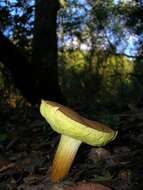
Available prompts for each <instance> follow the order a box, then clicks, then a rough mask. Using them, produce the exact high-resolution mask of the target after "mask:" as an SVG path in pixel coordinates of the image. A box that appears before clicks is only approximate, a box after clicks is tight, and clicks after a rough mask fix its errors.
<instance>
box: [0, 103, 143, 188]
mask: <svg viewBox="0 0 143 190" xmlns="http://www.w3.org/2000/svg"><path fill="white" fill-rule="evenodd" d="M5 110H6V111H4V112H3V110H0V115H1V121H0V125H1V135H0V189H1V190H46V189H48V190H62V189H64V188H65V187H67V186H71V185H74V184H76V183H78V182H93V183H97V182H98V183H100V184H103V185H105V186H108V187H110V188H112V189H115V190H132V189H133V190H139V189H143V150H142V144H143V130H142V127H143V117H142V116H143V114H141V113H140V114H133V113H127V114H125V116H124V115H121V116H119V119H118V120H119V124H118V125H117V123H116V126H117V129H118V130H119V135H118V138H117V139H116V140H115V141H113V142H112V143H110V144H109V145H107V146H106V147H104V148H92V147H91V146H88V145H85V144H83V145H82V146H81V147H80V149H79V151H78V154H77V157H76V159H75V161H74V164H73V166H72V168H71V171H70V173H69V175H68V176H67V177H65V178H64V179H63V181H61V182H60V183H59V184H52V183H51V182H50V180H49V177H48V176H49V172H50V167H51V163H52V159H53V156H54V153H55V150H56V145H57V143H58V140H59V135H58V134H56V133H55V132H53V131H52V130H51V128H50V127H48V125H47V123H46V122H45V121H44V120H43V118H42V117H41V116H40V113H39V111H38V109H37V108H35V107H32V106H29V105H28V106H27V105H26V104H23V105H22V106H20V107H15V108H14V109H12V108H9V109H8V108H6V109H5ZM137 112H139V110H137Z"/></svg>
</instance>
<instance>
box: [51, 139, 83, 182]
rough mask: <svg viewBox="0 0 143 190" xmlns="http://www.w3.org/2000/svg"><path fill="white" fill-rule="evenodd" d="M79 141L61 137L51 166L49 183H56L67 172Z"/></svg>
mask: <svg viewBox="0 0 143 190" xmlns="http://www.w3.org/2000/svg"><path fill="white" fill-rule="evenodd" d="M81 143H82V142H81V141H79V140H77V139H74V138H72V137H69V136H65V135H61V139H60V142H59V145H58V148H57V151H56V154H55V158H54V161H53V165H52V173H51V181H52V182H58V181H59V180H60V179H62V178H63V177H64V176H66V175H67V174H68V172H69V169H70V167H71V165H72V163H73V160H74V158H75V156H76V153H77V151H78V148H79V146H80V145H81Z"/></svg>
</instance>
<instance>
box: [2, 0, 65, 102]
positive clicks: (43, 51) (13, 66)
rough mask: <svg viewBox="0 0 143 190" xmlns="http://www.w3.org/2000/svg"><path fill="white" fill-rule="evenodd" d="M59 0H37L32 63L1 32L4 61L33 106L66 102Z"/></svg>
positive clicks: (17, 85) (18, 86)
mask: <svg viewBox="0 0 143 190" xmlns="http://www.w3.org/2000/svg"><path fill="white" fill-rule="evenodd" d="M58 8H59V3H58V0H48V1H47V0H36V11H35V25H34V39H33V52H32V64H31V63H29V62H28V60H27V59H26V58H25V57H24V55H23V54H22V53H21V52H20V51H19V50H18V48H16V47H15V46H14V45H13V44H12V42H10V40H8V39H7V38H6V37H5V36H4V35H3V34H2V33H1V32H0V61H2V63H3V64H4V65H5V66H6V67H7V68H8V69H9V70H10V72H11V73H12V76H13V78H14V81H15V84H16V87H17V88H18V89H19V90H20V91H21V92H22V94H23V96H24V97H25V98H26V99H27V100H29V101H30V102H31V103H34V104H35V103H39V102H40V100H41V99H42V98H43V99H47V100H53V101H57V102H60V103H63V102H65V99H64V98H63V96H62V93H61V90H60V87H59V84H58V69H57V35H56V28H57V24H56V18H57V11H58Z"/></svg>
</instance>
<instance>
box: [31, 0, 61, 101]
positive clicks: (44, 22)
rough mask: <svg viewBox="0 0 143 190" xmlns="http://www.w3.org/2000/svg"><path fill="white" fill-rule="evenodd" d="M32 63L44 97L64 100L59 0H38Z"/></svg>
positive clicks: (41, 95)
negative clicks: (59, 58)
mask: <svg viewBox="0 0 143 190" xmlns="http://www.w3.org/2000/svg"><path fill="white" fill-rule="evenodd" d="M35 8H36V9H35V24H34V38H33V47H32V49H33V53H32V64H33V68H34V78H35V81H36V83H35V88H36V89H37V93H38V96H40V97H41V98H43V99H49V100H53V101H58V102H61V103H62V102H63V101H64V98H63V96H62V93H61V90H60V87H59V84H58V68H57V34H56V29H57V23H56V18H57V11H58V9H59V2H58V0H48V1H47V0H36V7H35Z"/></svg>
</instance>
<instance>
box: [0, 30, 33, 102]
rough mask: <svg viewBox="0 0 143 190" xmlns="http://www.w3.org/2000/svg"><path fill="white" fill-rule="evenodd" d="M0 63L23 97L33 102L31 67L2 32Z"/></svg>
mask: <svg viewBox="0 0 143 190" xmlns="http://www.w3.org/2000/svg"><path fill="white" fill-rule="evenodd" d="M0 61H1V62H2V63H3V64H4V65H5V67H6V68H8V69H9V71H10V72H11V74H12V77H13V79H14V82H15V85H16V87H17V88H18V89H19V90H20V91H21V92H22V94H23V96H24V97H25V98H26V99H27V100H29V101H30V102H33V99H35V97H34V96H35V93H34V91H33V80H32V77H31V73H32V68H31V65H30V63H28V61H27V59H26V58H25V56H24V55H23V54H22V53H21V52H20V51H19V50H18V48H16V47H15V46H14V45H13V44H12V42H10V40H9V39H7V38H6V37H5V36H4V35H3V34H2V32H0Z"/></svg>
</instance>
